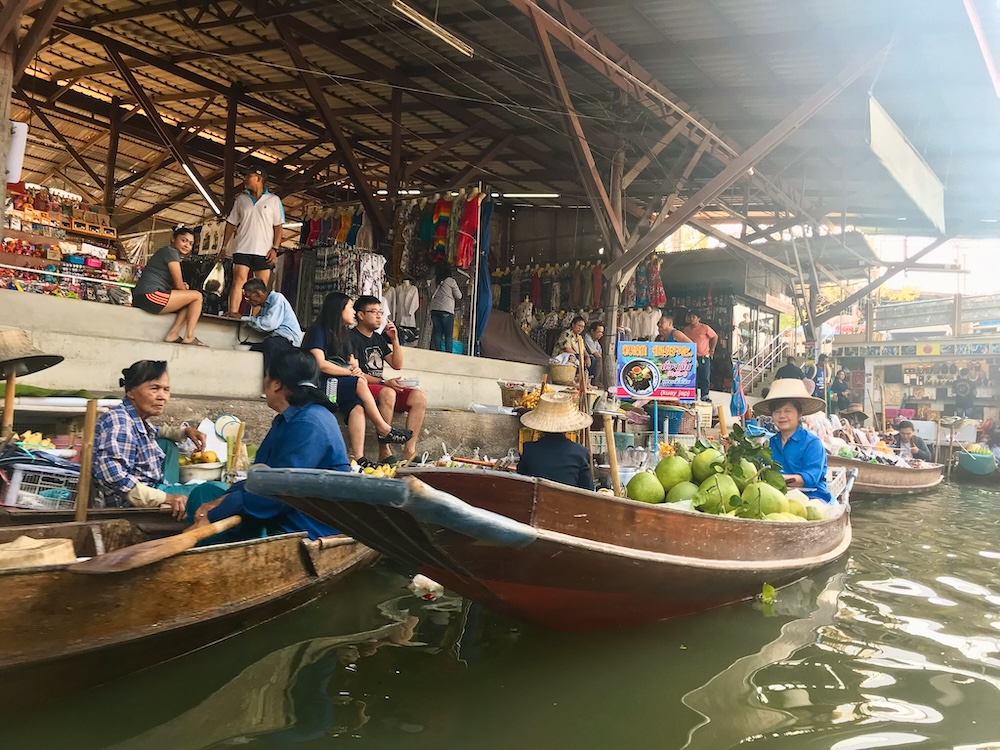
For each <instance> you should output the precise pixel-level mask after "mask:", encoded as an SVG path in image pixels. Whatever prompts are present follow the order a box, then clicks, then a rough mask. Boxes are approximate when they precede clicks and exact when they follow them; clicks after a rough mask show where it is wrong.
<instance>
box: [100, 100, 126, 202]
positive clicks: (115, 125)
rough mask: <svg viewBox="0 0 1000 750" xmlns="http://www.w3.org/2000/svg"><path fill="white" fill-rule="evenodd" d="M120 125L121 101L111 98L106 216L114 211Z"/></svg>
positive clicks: (105, 176)
mask: <svg viewBox="0 0 1000 750" xmlns="http://www.w3.org/2000/svg"><path fill="white" fill-rule="evenodd" d="M121 125H122V109H121V101H120V100H119V99H118V97H117V96H116V97H114V98H113V99H112V100H111V125H110V128H109V130H108V135H109V140H108V153H107V157H106V158H105V159H104V210H105V212H106V213H107V214H108V216H114V213H115V164H116V163H117V162H118V136H119V134H120V131H121Z"/></svg>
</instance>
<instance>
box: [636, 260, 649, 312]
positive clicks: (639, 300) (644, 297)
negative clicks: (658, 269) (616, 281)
mask: <svg viewBox="0 0 1000 750" xmlns="http://www.w3.org/2000/svg"><path fill="white" fill-rule="evenodd" d="M648 304H649V269H648V268H646V264H645V263H640V264H639V267H638V268H636V269H635V306H636V307H645V306H646V305H648Z"/></svg>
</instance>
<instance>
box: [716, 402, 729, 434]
mask: <svg viewBox="0 0 1000 750" xmlns="http://www.w3.org/2000/svg"><path fill="white" fill-rule="evenodd" d="M718 409H719V436H720V437H722V438H723V439H725V438H727V437H729V430H727V429H726V407H724V406H720V407H718Z"/></svg>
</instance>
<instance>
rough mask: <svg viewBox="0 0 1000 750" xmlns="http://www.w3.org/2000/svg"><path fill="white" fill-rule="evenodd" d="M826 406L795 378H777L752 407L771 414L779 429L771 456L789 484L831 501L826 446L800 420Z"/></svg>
mask: <svg viewBox="0 0 1000 750" xmlns="http://www.w3.org/2000/svg"><path fill="white" fill-rule="evenodd" d="M825 409H826V402H825V401H824V400H823V399H819V398H814V397H812V396H810V395H809V394H808V393H807V392H806V387H805V385H804V384H803V382H802V381H801V380H798V379H795V378H779V379H778V380H775V381H774V382H773V383H771V390H770V391H769V392H768V394H767V398H766V399H764V400H763V401H758V402H757V403H756V404H754V407H753V410H754V414H758V415H761V414H763V415H769V416H770V417H771V421H772V422H774V428H775V429H776V430H777V431H778V434H776V435H775V436H774V437H772V438H771V440H770V443H769V444H770V447H771V457H772V458H773V459H774V460H775V461H776V462H778V463H779V464H781V473H782V474H783V475H784V477H785V483H786V484H787V485H788V487H789V488H790V489H792V488H794V489H799V490H802V491H803V492H805V494H806V495H808V496H809V497H815V498H818V499H820V500H823V501H825V502H828V503H829V502H833V496H832V495H830V491H829V490H828V489H827V487H826V449H825V448H824V447H823V443H822V441H820V439H819V438H818V437H816V436H815V435H813V434H812V433H811V432H809V431H807V430H806V429H805V428H804V427H803V426H802V424H801V423H802V417H804V416H807V415H809V414H815V413H816V412H820V411H823V410H825Z"/></svg>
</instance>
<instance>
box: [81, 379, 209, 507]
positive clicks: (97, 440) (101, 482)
mask: <svg viewBox="0 0 1000 750" xmlns="http://www.w3.org/2000/svg"><path fill="white" fill-rule="evenodd" d="M118 384H119V385H121V386H122V387H124V388H125V398H124V399H122V402H121V404H119V405H118V406H115V407H113V408H111V409H109V410H108V411H106V412H105V413H104V414H102V415H101V417H100V419H98V420H97V429H96V433H95V435H94V458H93V465H92V469H93V476H94V485H95V486H96V488H97V490H98V492H100V494H101V495H102V496H103V497H104V503H105V505H108V506H112V507H118V508H131V507H135V508H155V507H158V506H160V505H163V504H167V505H169V506H170V508H171V510H173V512H174V514H175V515H178V514H179V516H180V517H183V513H184V507H185V504H186V503H187V494H188V493H190V492H191V490H192V488H191V487H190V486H186V485H166V484H164V483H163V471H164V459H165V457H166V455H167V454H166V452H165V451H164V449H163V448H162V447H161V446H160V445H158V444H157V439H161V440H165V441H170V442H173V443H178V442H181V441H183V440H184V439H185V438H187V439H190V440H191V442H193V443H194V444H195V447H196V448H197V449H198V450H199V451H201V450H204V449H205V436H204V435H203V434H202V433H200V432H198V430H196V429H195V428H194V427H156V426H154V425H151V424H150V423H149V422H148V421H147V420H148V419H150V418H151V417H157V416H160V415H161V414H163V409H164V408H165V407H166V405H167V402H168V401H169V400H170V376H169V375H168V374H167V363H166V362H154V361H150V360H141V361H139V362H136V363H134V364H133V365H131V366H130V367H128V368H126V369H124V370H122V378H121V379H120V380H119V381H118ZM166 447H168V448H169V447H170V446H169V445H167V446H166Z"/></svg>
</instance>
